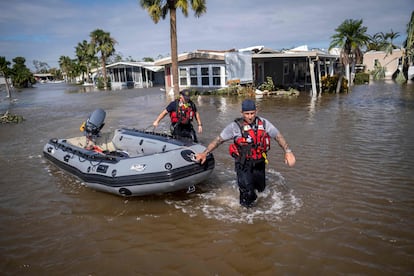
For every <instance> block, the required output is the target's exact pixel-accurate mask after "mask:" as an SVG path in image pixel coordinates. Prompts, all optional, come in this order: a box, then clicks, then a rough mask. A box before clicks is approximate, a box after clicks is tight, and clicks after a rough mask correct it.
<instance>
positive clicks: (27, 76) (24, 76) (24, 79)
mask: <svg viewBox="0 0 414 276" xmlns="http://www.w3.org/2000/svg"><path fill="white" fill-rule="evenodd" d="M13 62H14V64H13V67H12V75H13V85H14V86H15V87H19V88H26V87H29V86H30V85H32V84H35V83H36V80H35V78H34V76H33V74H32V72H30V70H29V68H27V67H26V65H25V62H26V59H25V58H24V57H15V58H14V59H13Z"/></svg>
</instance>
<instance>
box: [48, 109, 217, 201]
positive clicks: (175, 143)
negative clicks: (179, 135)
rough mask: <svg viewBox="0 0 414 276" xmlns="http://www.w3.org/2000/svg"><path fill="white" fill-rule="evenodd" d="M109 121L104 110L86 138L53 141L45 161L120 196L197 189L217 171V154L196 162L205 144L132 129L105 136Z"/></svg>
mask: <svg viewBox="0 0 414 276" xmlns="http://www.w3.org/2000/svg"><path fill="white" fill-rule="evenodd" d="M104 118H105V111H103V110H102V109H98V110H96V111H94V112H93V113H92V114H91V116H90V117H89V118H88V120H87V121H86V123H84V124H83V126H82V130H83V131H84V135H82V136H79V137H73V138H68V139H57V138H54V139H50V140H49V142H48V143H46V145H45V146H44V148H43V155H44V157H45V158H46V159H48V160H50V161H51V162H52V163H54V164H55V165H57V166H58V167H59V168H61V169H63V170H64V171H66V172H68V173H70V174H72V175H74V176H76V177H78V178H79V179H80V180H81V181H82V182H83V183H84V184H85V185H86V186H87V187H90V188H93V189H96V190H99V191H103V192H109V193H112V194H116V195H120V196H140V195H148V194H159V193H167V192H174V191H178V190H184V189H188V190H191V189H193V188H194V187H195V185H196V184H199V183H200V182H202V181H203V180H205V179H207V178H208V177H209V175H210V174H211V172H212V171H213V169H214V165H215V162H214V157H213V155H212V154H210V155H209V156H208V158H207V160H206V162H205V163H204V164H200V163H198V162H195V153H198V152H202V151H203V150H204V149H205V147H204V146H203V145H201V144H197V143H194V142H192V141H189V140H178V139H174V138H173V137H172V136H170V135H168V134H161V133H156V132H152V131H146V130H136V129H128V128H121V129H116V130H115V131H114V132H112V133H101V131H100V130H101V129H102V127H103V125H104V123H103V120H104Z"/></svg>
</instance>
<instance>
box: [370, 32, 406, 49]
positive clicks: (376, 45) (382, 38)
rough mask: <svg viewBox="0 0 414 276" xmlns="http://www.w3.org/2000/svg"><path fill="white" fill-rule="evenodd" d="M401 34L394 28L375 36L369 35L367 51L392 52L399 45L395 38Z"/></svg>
mask: <svg viewBox="0 0 414 276" xmlns="http://www.w3.org/2000/svg"><path fill="white" fill-rule="evenodd" d="M399 36H400V34H399V33H398V32H397V33H395V32H394V31H393V30H392V29H391V32H389V33H383V32H379V33H376V34H374V35H373V36H369V40H368V43H367V51H371V50H374V51H384V52H386V53H387V54H392V50H394V49H397V48H398V47H397V46H396V45H395V44H394V40H395V39H396V38H397V37H399Z"/></svg>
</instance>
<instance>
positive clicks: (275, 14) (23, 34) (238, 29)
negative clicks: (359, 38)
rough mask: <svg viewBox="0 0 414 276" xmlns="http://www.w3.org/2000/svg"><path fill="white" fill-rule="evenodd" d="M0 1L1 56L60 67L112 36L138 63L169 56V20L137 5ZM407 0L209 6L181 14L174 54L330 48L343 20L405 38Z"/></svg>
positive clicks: (266, 0)
mask: <svg viewBox="0 0 414 276" xmlns="http://www.w3.org/2000/svg"><path fill="white" fill-rule="evenodd" d="M12 3H13V4H10V3H9V2H7V1H1V2H0V10H1V11H2V13H1V16H0V55H1V56H6V58H7V59H8V60H12V59H13V58H14V57H16V56H23V57H25V58H26V64H27V65H28V66H31V64H32V60H34V59H37V60H40V61H45V62H47V63H49V65H51V66H57V61H58V59H59V57H60V56H62V55H67V56H70V57H74V56H75V47H76V45H77V44H78V43H79V42H81V41H82V40H84V39H86V40H89V34H90V32H91V31H93V30H95V29H97V28H100V29H103V30H105V31H109V32H110V33H111V36H112V37H114V38H115V39H116V40H117V41H118V44H117V45H116V50H117V51H119V52H121V53H122V54H123V55H124V56H125V57H128V56H131V57H133V58H135V59H141V58H143V57H154V58H156V57H157V56H158V55H164V56H165V55H167V54H169V52H170V41H169V18H166V19H165V20H161V21H160V22H159V23H158V24H155V23H154V22H153V21H152V19H151V18H150V16H149V15H148V13H147V12H146V11H145V10H143V9H142V8H141V7H140V5H139V1H131V0H119V1H94V0H89V1H87V0H85V1H84V0H61V1H58V0H38V1H28V0H15V1H13V2H12ZM411 11H412V0H399V4H398V5H397V4H396V3H395V1H386V0H363V1H360V0H349V1H347V2H338V1H328V0H314V1H308V0H297V1H295V3H294V4H292V3H289V2H281V1H274V0H256V1H241V0H226V1H221V0H220V1H219V0H207V13H206V14H204V15H202V16H201V17H200V18H195V17H194V15H193V12H192V11H190V12H189V15H188V17H187V18H185V17H183V16H182V15H181V12H178V26H177V31H178V43H179V44H178V49H179V52H184V51H193V50H196V49H217V50H224V49H230V48H244V47H248V46H252V45H265V46H266V47H270V48H275V49H281V48H290V47H295V46H299V45H303V44H307V45H309V47H311V48H312V47H320V48H327V47H328V46H329V43H330V39H331V36H332V35H333V34H334V33H335V31H334V30H335V28H336V27H337V26H339V24H341V23H342V22H343V21H344V20H345V19H363V22H364V25H365V26H366V27H368V33H369V34H374V33H376V32H389V31H390V30H391V29H392V30H393V31H394V32H399V33H400V37H399V39H398V40H397V41H396V43H397V44H398V43H402V41H403V40H404V39H405V37H406V34H405V32H406V24H407V23H408V21H409V19H410V16H411Z"/></svg>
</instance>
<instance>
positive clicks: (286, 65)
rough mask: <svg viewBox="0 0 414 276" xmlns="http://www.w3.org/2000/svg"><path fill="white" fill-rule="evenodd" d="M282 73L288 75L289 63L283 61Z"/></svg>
mask: <svg viewBox="0 0 414 276" xmlns="http://www.w3.org/2000/svg"><path fill="white" fill-rule="evenodd" d="M283 74H284V75H289V63H287V62H285V63H283Z"/></svg>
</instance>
